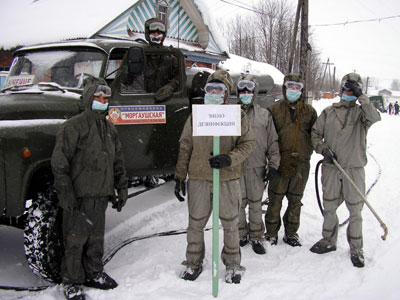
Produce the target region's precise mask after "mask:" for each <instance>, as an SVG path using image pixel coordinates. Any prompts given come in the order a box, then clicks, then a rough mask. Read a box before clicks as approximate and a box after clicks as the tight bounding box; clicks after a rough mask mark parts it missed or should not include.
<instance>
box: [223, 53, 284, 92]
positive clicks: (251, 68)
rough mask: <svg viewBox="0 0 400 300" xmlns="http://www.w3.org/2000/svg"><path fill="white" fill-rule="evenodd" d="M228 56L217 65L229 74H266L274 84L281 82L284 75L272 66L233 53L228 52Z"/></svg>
mask: <svg viewBox="0 0 400 300" xmlns="http://www.w3.org/2000/svg"><path fill="white" fill-rule="evenodd" d="M229 57H230V58H229V59H227V60H226V61H223V62H220V63H219V65H218V67H220V68H222V69H224V70H227V71H229V73H231V74H235V73H246V72H248V73H251V74H255V75H262V74H268V75H270V76H271V77H272V78H273V79H274V83H275V84H280V85H282V84H283V77H284V75H283V73H282V72H281V71H279V70H278V69H277V68H275V67H274V66H272V65H270V64H267V63H263V62H258V61H254V60H251V59H247V58H244V57H241V56H237V55H234V54H229Z"/></svg>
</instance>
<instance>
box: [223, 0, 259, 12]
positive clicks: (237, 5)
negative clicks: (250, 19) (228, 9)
mask: <svg viewBox="0 0 400 300" xmlns="http://www.w3.org/2000/svg"><path fill="white" fill-rule="evenodd" d="M219 1H221V2H224V3H226V4H229V5H233V6H236V7H240V8H243V9H246V10H248V11H252V12H255V13H257V14H265V13H263V12H262V11H260V10H256V9H253V8H250V7H246V6H242V5H239V4H235V3H231V2H228V1H226V0H219ZM237 2H238V3H242V2H239V1H237Z"/></svg>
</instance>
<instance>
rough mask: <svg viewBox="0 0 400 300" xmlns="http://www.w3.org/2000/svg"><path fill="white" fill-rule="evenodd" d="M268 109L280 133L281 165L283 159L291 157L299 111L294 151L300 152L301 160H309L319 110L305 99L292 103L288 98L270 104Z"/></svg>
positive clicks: (299, 157)
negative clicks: (313, 130) (312, 130)
mask: <svg viewBox="0 0 400 300" xmlns="http://www.w3.org/2000/svg"><path fill="white" fill-rule="evenodd" d="M299 105H300V106H299ZM268 110H269V111H270V112H271V115H272V118H273V119H274V124H275V129H276V132H277V133H278V142H279V152H280V154H281V165H282V163H284V161H283V160H284V159H287V157H290V154H291V152H292V146H293V142H294V138H295V135H296V127H297V116H298V112H299V111H300V120H299V121H300V123H299V128H298V133H297V137H296V147H295V149H294V151H293V152H296V153H298V159H299V161H309V160H310V158H311V154H312V152H313V147H312V144H311V128H312V126H313V125H314V123H315V121H316V120H317V112H316V111H315V109H314V108H313V107H312V106H311V105H309V104H306V103H304V102H303V101H297V102H296V103H294V104H291V103H290V102H289V101H288V100H286V99H283V100H280V101H278V102H277V103H275V104H273V105H272V106H270V107H269V108H268Z"/></svg>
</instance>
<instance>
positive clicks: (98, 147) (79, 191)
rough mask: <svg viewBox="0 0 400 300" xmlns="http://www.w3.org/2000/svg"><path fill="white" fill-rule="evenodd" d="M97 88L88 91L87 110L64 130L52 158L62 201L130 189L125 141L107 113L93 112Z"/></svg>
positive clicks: (90, 88)
mask: <svg viewBox="0 0 400 300" xmlns="http://www.w3.org/2000/svg"><path fill="white" fill-rule="evenodd" d="M96 86H97V85H92V86H89V87H88V88H85V90H84V93H83V101H84V104H85V107H86V110H85V111H84V112H83V113H81V114H79V115H77V116H75V117H73V118H71V119H70V120H68V121H66V122H65V123H64V124H63V126H62V127H61V128H60V130H59V132H58V134H57V139H56V145H55V148H54V151H53V155H52V158H51V166H52V170H53V174H54V183H55V187H56V190H57V192H58V197H59V199H60V200H61V201H66V200H74V199H75V198H77V197H100V196H110V195H114V188H115V189H117V190H119V189H123V188H126V187H127V180H126V175H125V167H124V159H123V155H122V149H121V142H120V141H119V138H118V133H117V130H116V128H115V127H114V125H113V124H111V123H110V122H109V121H108V120H106V113H105V112H104V113H100V112H96V111H92V110H91V105H92V101H93V93H94V91H95V89H96Z"/></svg>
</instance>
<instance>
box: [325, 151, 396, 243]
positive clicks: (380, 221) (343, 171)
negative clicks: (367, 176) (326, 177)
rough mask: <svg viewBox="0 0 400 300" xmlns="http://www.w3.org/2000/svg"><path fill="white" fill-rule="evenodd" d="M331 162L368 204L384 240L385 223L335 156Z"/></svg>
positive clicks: (386, 229)
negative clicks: (379, 226)
mask: <svg viewBox="0 0 400 300" xmlns="http://www.w3.org/2000/svg"><path fill="white" fill-rule="evenodd" d="M332 160H333V163H334V164H335V166H336V167H337V168H338V169H339V170H340V172H342V174H343V175H344V176H345V177H346V178H347V179H348V180H349V182H350V183H351V185H352V186H353V187H354V188H355V189H356V191H357V193H358V194H359V195H360V196H361V197H362V199H363V200H364V202H365V204H366V205H367V206H368V208H369V210H370V211H371V212H372V214H373V215H374V216H375V218H376V219H377V220H378V222H379V224H380V225H381V227H382V228H383V231H384V234H383V235H382V236H381V238H382V240H386V236H387V235H388V228H387V226H386V225H385V223H383V221H382V220H381V218H380V217H379V216H378V214H377V213H376V211H375V210H374V209H373V208H372V206H371V204H369V202H368V200H367V198H365V196H364V194H363V193H362V192H361V191H360V189H359V188H358V187H357V186H356V184H355V183H354V181H353V180H352V179H351V178H350V176H349V174H347V173H346V171H345V170H344V169H343V168H342V166H341V165H339V163H338V162H337V161H336V159H335V158H332Z"/></svg>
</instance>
